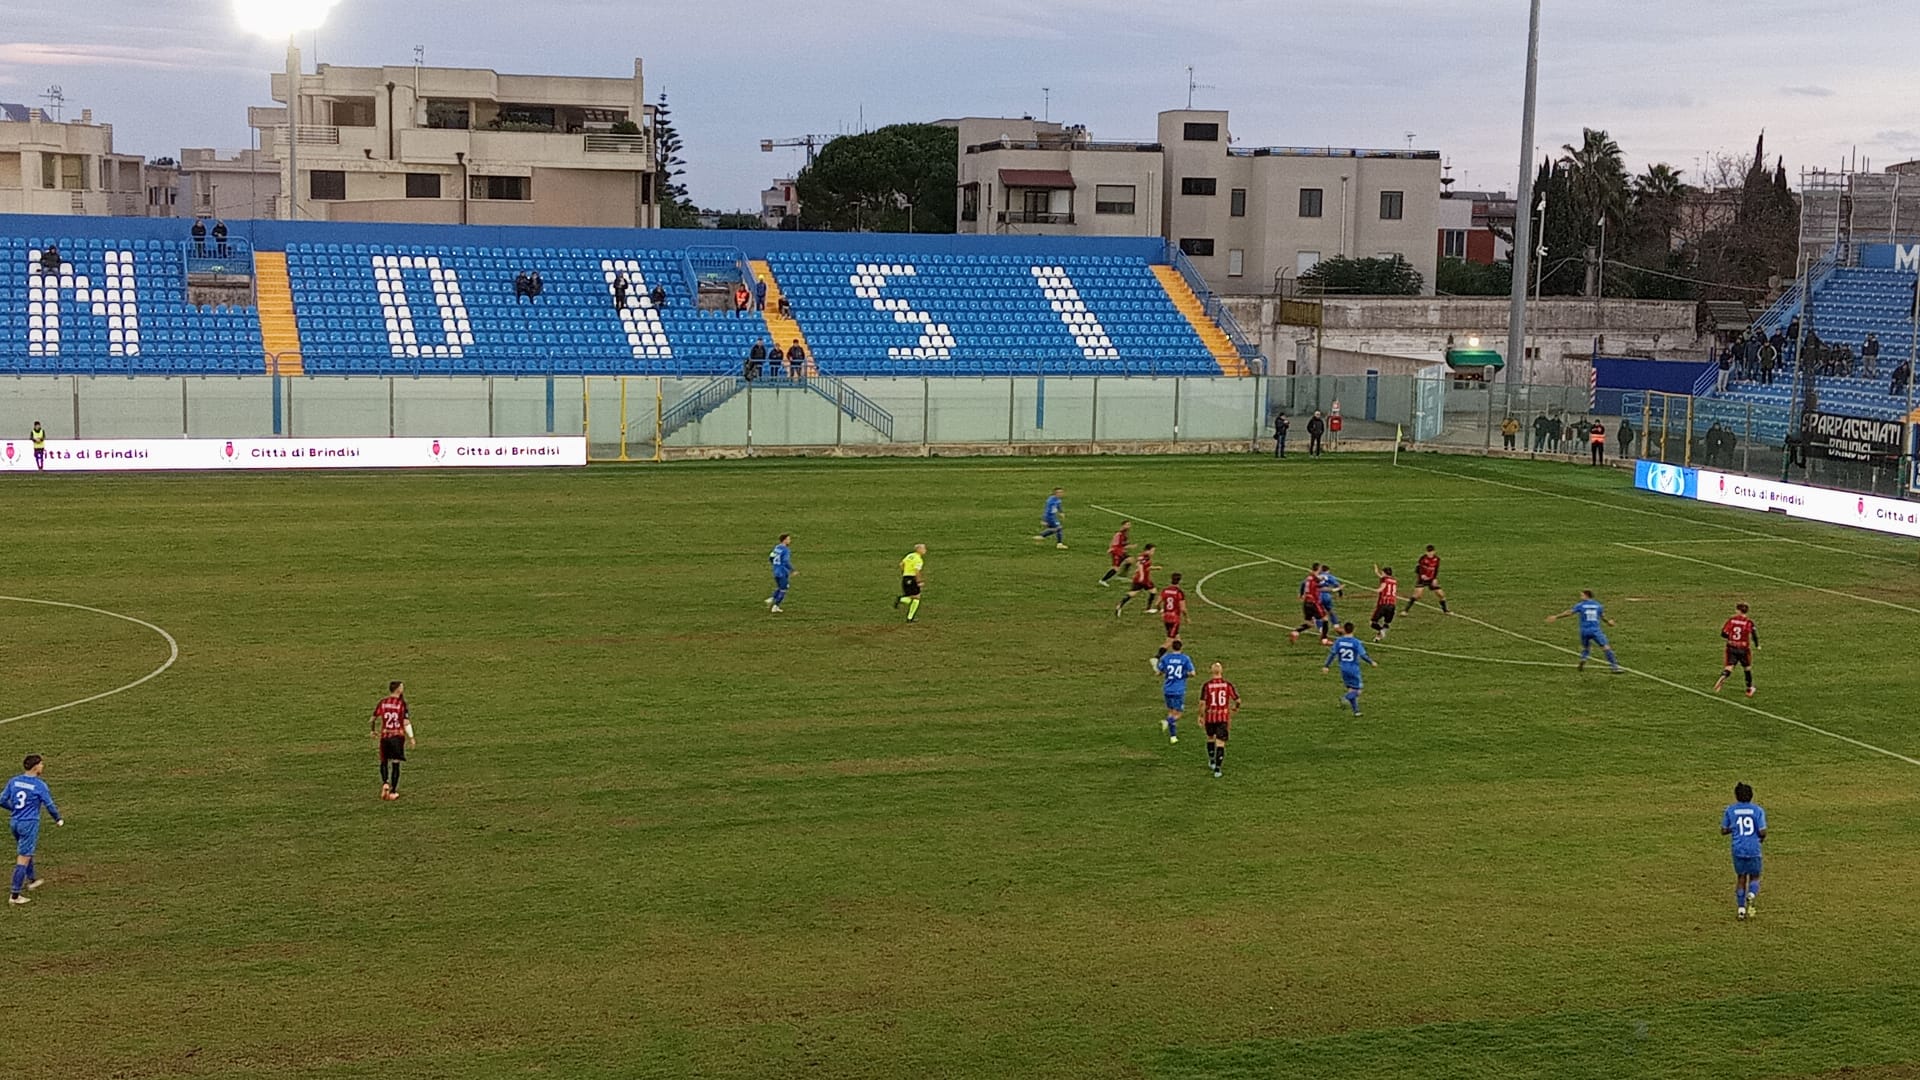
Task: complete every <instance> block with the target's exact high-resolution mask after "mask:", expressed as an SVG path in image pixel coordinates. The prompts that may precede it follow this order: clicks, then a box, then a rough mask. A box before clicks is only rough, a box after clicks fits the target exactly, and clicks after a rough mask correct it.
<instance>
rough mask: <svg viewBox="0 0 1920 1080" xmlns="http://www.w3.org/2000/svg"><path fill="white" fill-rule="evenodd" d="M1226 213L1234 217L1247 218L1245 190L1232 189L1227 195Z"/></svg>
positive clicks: (1239, 188) (1241, 188) (1240, 188)
mask: <svg viewBox="0 0 1920 1080" xmlns="http://www.w3.org/2000/svg"><path fill="white" fill-rule="evenodd" d="M1227 213H1229V214H1231V215H1233V216H1234V217H1246V216H1247V189H1246V188H1243V187H1237V188H1234V189H1233V190H1232V191H1229V192H1228V193H1227Z"/></svg>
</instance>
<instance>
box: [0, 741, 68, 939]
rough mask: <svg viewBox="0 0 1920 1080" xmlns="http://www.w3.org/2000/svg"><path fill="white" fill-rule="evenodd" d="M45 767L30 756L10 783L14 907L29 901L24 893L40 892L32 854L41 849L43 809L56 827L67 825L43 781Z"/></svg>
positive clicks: (8, 793)
mask: <svg viewBox="0 0 1920 1080" xmlns="http://www.w3.org/2000/svg"><path fill="white" fill-rule="evenodd" d="M43 767H44V762H43V761H42V759H41V757H40V755H39V754H28V755H27V759H26V760H25V761H23V762H21V763H20V769H21V773H20V775H19V776H16V777H14V778H13V779H11V780H9V781H7V790H6V799H7V813H9V814H11V815H12V816H13V840H14V844H15V850H16V851H18V852H19V857H18V858H16V859H15V860H14V863H13V898H12V900H11V901H10V902H11V903H15V904H24V903H26V902H27V898H26V897H24V896H21V895H20V893H21V890H23V889H37V888H39V887H40V885H41V880H40V875H38V874H36V873H34V871H33V853H34V850H35V849H36V848H38V847H39V846H40V809H41V807H45V808H46V811H47V815H48V816H49V817H51V818H53V823H54V824H55V825H65V824H66V823H67V822H66V819H65V818H63V817H61V816H60V808H59V807H57V806H55V805H53V792H51V791H48V790H47V782H46V781H45V780H42V779H40V770H41V769H42V768H43Z"/></svg>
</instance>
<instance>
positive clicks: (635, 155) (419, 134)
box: [302, 128, 653, 172]
mask: <svg viewBox="0 0 1920 1080" xmlns="http://www.w3.org/2000/svg"><path fill="white" fill-rule="evenodd" d="M302 134H303V135H304V134H305V132H304V130H303V131H302ZM399 134H400V138H399V156H400V160H401V161H403V162H408V163H417V164H437V165H452V164H454V163H455V162H456V161H458V160H459V158H460V155H465V157H466V160H467V161H468V162H469V163H470V164H476V165H479V164H485V165H525V166H543V167H547V168H563V169H606V170H617V171H623V172H644V171H648V170H651V169H652V168H653V142H652V138H651V136H648V135H646V134H644V133H643V134H639V135H615V134H612V133H611V132H604V131H592V132H586V133H578V132H576V133H574V134H571V135H568V134H562V133H558V132H543V131H484V130H481V131H466V130H462V129H457V128H403V129H402V130H401V131H400V133H399ZM379 156H381V152H380V151H375V157H376V158H377V157H379Z"/></svg>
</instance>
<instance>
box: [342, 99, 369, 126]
mask: <svg viewBox="0 0 1920 1080" xmlns="http://www.w3.org/2000/svg"><path fill="white" fill-rule="evenodd" d="M333 126H334V127H372V126H373V99H372V98H341V99H340V100H339V101H336V102H334V103H333Z"/></svg>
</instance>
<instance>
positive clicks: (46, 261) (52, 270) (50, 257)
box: [40, 244, 61, 274]
mask: <svg viewBox="0 0 1920 1080" xmlns="http://www.w3.org/2000/svg"><path fill="white" fill-rule="evenodd" d="M60 263H61V258H60V245H59V244H48V245H47V250H45V251H43V252H41V253H40V272H41V273H43V274H57V273H59V272H60Z"/></svg>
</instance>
